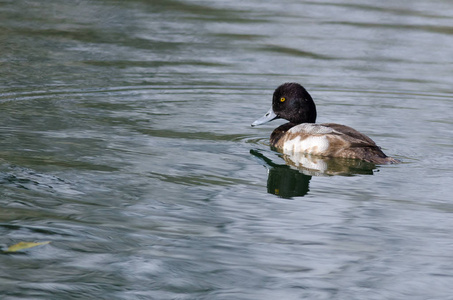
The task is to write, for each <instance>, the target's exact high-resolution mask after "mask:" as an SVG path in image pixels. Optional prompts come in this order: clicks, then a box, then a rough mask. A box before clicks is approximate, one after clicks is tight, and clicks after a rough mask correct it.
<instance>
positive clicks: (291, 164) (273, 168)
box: [250, 149, 376, 198]
mask: <svg viewBox="0 0 453 300" xmlns="http://www.w3.org/2000/svg"><path fill="white" fill-rule="evenodd" d="M250 153H251V154H252V155H254V156H255V157H257V158H259V159H260V160H261V161H263V163H264V165H265V166H266V168H267V169H268V178H267V192H268V193H270V194H274V195H277V196H279V197H282V198H292V197H296V196H299V197H302V196H305V195H306V194H307V193H308V191H309V184H310V180H311V178H312V176H332V175H342V176H352V175H355V174H362V175H363V174H365V175H372V174H373V170H374V169H376V165H375V164H373V163H369V162H365V161H362V160H357V159H345V158H333V157H322V158H321V157H314V156H311V155H306V154H303V153H295V154H292V155H288V154H281V155H280V157H281V158H282V159H283V160H284V162H285V164H277V163H275V162H273V161H272V160H271V159H270V158H268V157H266V156H265V155H264V154H263V153H261V152H260V151H259V150H253V149H252V150H250Z"/></svg>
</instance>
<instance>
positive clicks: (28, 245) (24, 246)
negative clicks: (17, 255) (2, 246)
mask: <svg viewBox="0 0 453 300" xmlns="http://www.w3.org/2000/svg"><path fill="white" fill-rule="evenodd" d="M48 243H50V242H49V241H47V242H41V243H34V242H20V243H17V244H15V245H12V246H9V247H8V249H6V251H5V252H16V251H19V250H24V249H28V248H32V247H36V246H40V245H46V244H48Z"/></svg>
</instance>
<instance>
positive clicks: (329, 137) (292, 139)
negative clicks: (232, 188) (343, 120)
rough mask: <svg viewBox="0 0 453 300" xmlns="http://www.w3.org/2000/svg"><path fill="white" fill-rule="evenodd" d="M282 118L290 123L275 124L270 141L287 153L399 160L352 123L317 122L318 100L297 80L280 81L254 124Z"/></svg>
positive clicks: (383, 160)
mask: <svg viewBox="0 0 453 300" xmlns="http://www.w3.org/2000/svg"><path fill="white" fill-rule="evenodd" d="M279 118H282V119H286V120H288V121H289V123H286V124H283V125H281V126H279V127H278V128H276V129H275V130H274V131H273V132H272V134H271V138H270V142H271V145H272V146H273V147H275V148H277V149H280V150H283V153H285V154H293V153H298V152H302V153H307V154H311V155H318V156H327V157H342V158H352V159H361V160H364V161H368V162H371V163H375V164H388V163H397V162H399V161H398V160H396V159H394V158H391V157H388V156H387V155H385V154H384V152H382V151H381V149H380V148H379V147H378V146H377V145H376V143H375V142H374V141H373V140H372V139H370V138H369V137H367V136H366V135H364V134H362V133H360V132H358V131H357V130H355V129H353V128H351V127H348V126H345V125H340V124H334V123H324V124H315V121H316V106H315V103H314V102H313V99H312V98H311V96H310V94H309V93H308V92H307V91H306V90H305V88H304V87H303V86H301V85H300V84H298V83H284V84H282V85H280V86H279V87H278V88H277V89H276V90H275V92H274V95H273V98H272V107H271V109H270V110H269V111H268V112H267V113H266V114H265V115H264V116H263V117H261V118H260V119H258V120H256V121H255V122H253V123H252V126H257V125H261V124H264V123H266V122H269V121H272V120H275V119H279Z"/></svg>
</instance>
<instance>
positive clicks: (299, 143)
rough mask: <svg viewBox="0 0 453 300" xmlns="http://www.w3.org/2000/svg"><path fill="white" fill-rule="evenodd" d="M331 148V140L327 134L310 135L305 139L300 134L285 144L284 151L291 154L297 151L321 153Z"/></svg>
mask: <svg viewBox="0 0 453 300" xmlns="http://www.w3.org/2000/svg"><path fill="white" fill-rule="evenodd" d="M328 148H329V140H328V139H327V137H326V136H310V137H307V138H305V139H303V140H301V139H300V136H297V137H296V138H294V139H292V140H287V141H285V143H284V144H283V153H285V154H288V155H291V154H293V153H296V152H303V153H309V154H314V155H321V154H322V153H323V152H324V151H326V150H327V149H328Z"/></svg>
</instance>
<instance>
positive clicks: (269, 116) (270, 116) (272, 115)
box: [252, 107, 278, 127]
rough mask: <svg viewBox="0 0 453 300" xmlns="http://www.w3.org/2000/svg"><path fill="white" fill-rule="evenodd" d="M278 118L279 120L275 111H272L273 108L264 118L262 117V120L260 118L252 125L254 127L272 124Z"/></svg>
mask: <svg viewBox="0 0 453 300" xmlns="http://www.w3.org/2000/svg"><path fill="white" fill-rule="evenodd" d="M277 118H278V116H277V115H276V114H275V113H274V111H273V110H272V107H271V109H269V111H268V112H267V113H266V114H265V115H264V116H262V117H261V118H259V119H258V120H256V121H255V122H253V123H252V127H253V126H258V125H261V124H264V123H267V122H270V121H272V120H275V119H277Z"/></svg>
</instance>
